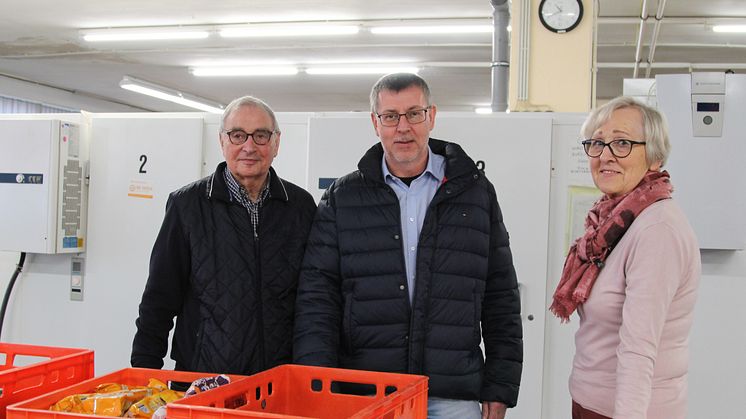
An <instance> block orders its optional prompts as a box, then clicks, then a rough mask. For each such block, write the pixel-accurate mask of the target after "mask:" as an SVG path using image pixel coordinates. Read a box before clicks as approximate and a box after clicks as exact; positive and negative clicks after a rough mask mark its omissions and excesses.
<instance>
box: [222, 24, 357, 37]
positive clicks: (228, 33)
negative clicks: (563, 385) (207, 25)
mask: <svg viewBox="0 0 746 419" xmlns="http://www.w3.org/2000/svg"><path fill="white" fill-rule="evenodd" d="M358 32H360V27H359V26H357V25H331V24H316V25H313V24H274V23H259V24H251V25H247V26H236V27H230V28H224V29H221V30H220V32H219V33H220V36H222V37H223V38H244V37H291V36H323V35H326V36H328V35H354V34H356V33H358Z"/></svg>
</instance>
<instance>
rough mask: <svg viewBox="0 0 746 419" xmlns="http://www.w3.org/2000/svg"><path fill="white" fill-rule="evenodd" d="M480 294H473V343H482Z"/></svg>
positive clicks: (477, 344)
mask: <svg viewBox="0 0 746 419" xmlns="http://www.w3.org/2000/svg"><path fill="white" fill-rule="evenodd" d="M481 324H482V294H479V293H475V294H474V345H475V346H479V344H480V343H482V328H481Z"/></svg>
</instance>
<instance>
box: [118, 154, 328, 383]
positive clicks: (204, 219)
mask: <svg viewBox="0 0 746 419" xmlns="http://www.w3.org/2000/svg"><path fill="white" fill-rule="evenodd" d="M224 170H225V163H221V164H220V165H219V166H218V168H217V170H216V171H215V173H214V174H212V175H210V176H208V177H206V178H204V179H201V180H199V181H197V182H194V183H192V184H190V185H187V186H185V187H183V188H181V189H179V190H178V191H176V192H174V193H172V194H171V196H170V197H169V199H168V204H167V205H166V216H165V218H164V220H163V225H162V227H161V231H160V233H159V234H158V238H157V239H156V242H155V245H154V246H153V253H152V255H151V259H150V275H149V277H148V282H147V285H146V286H145V292H144V293H143V297H142V302H141V303H140V317H139V318H138V319H137V321H136V325H137V333H136V334H135V339H134V342H133V344H132V357H131V363H132V366H134V367H146V368H161V367H162V366H163V357H164V356H165V355H166V350H167V348H168V342H167V339H168V333H169V330H171V327H172V326H173V318H174V316H176V317H177V321H176V331H175V332H174V338H173V348H172V351H171V358H173V359H174V360H175V361H176V368H177V369H180V370H189V371H203V372H214V373H234V374H252V373H256V372H258V371H262V370H264V369H267V368H270V367H273V366H276V365H279V364H283V363H288V362H290V361H291V356H292V330H293V312H294V302H295V293H296V290H297V281H298V274H299V271H300V265H301V260H302V258H303V251H304V247H305V243H306V238H307V236H308V231H309V229H310V226H311V221H312V220H313V214H314V211H315V209H316V205H315V204H314V202H313V198H312V197H311V195H310V194H309V193H308V192H306V191H305V190H303V189H301V188H299V187H298V186H295V185H293V184H292V183H289V182H287V181H284V180H282V179H280V178H279V177H278V176H277V174H276V173H275V172H274V170H271V169H270V170H271V173H272V174H271V182H270V198H269V199H268V200H266V201H265V202H264V205H263V206H262V208H261V211H260V216H259V232H258V235H259V238H258V241H257V242H255V241H254V238H253V229H252V226H251V219H250V217H249V214H248V211H247V210H246V208H245V207H243V206H241V205H240V204H238V203H236V202H231V201H230V196H229V193H228V189H227V186H226V184H225V179H224V177H223V173H224Z"/></svg>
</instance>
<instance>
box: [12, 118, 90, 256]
mask: <svg viewBox="0 0 746 419" xmlns="http://www.w3.org/2000/svg"><path fill="white" fill-rule="evenodd" d="M0 150H1V151H0V250H4V251H17V252H28V253H79V252H83V251H85V245H86V210H87V203H88V186H87V179H86V173H85V172H86V165H87V156H84V155H83V154H84V147H83V145H82V144H81V136H80V127H79V126H78V125H77V124H72V123H68V122H63V121H59V120H0Z"/></svg>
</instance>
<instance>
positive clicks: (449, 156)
mask: <svg viewBox="0 0 746 419" xmlns="http://www.w3.org/2000/svg"><path fill="white" fill-rule="evenodd" d="M428 145H429V146H430V150H432V152H433V153H435V154H439V155H441V156H443V157H444V158H445V159H446V173H445V179H443V182H444V183H445V182H451V181H454V180H457V179H461V178H463V177H464V176H468V177H469V178H472V177H473V175H475V174H477V173H478V170H477V166H476V164H474V161H473V160H472V159H471V158H470V157H469V156H468V155H466V152H464V150H463V149H462V148H461V146H460V145H458V144H456V143H450V142H447V141H441V140H437V139H435V138H430V139H429V140H428ZM382 158H383V146H381V143H380V142H379V143H377V144H375V145H374V146H373V147H371V148H370V149H368V151H367V152H366V153H365V154H364V155H363V157H362V158H361V159H360V162H359V163H358V165H357V167H358V169H359V170H360V172H361V173H362V174H363V175H364V176H365V177H368V178H370V179H374V180H377V181H380V182H383V181H384V180H383V169H382V167H381V166H382V165H381V159H382Z"/></svg>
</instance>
